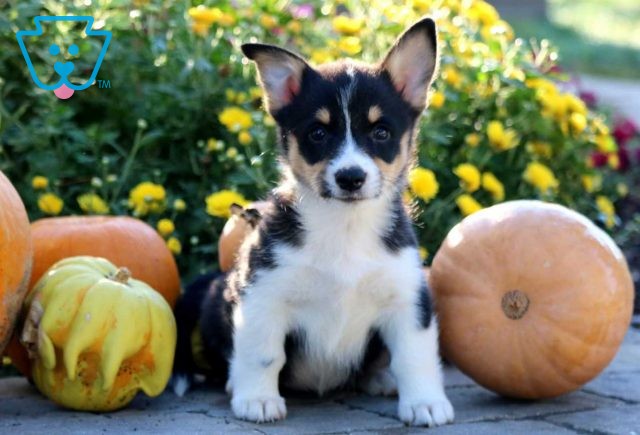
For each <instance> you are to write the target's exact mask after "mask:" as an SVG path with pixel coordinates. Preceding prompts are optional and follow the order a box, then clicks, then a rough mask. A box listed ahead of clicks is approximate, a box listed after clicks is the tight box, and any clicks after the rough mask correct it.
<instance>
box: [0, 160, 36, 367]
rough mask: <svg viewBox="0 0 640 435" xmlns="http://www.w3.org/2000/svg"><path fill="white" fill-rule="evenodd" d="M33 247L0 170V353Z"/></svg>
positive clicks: (15, 312) (22, 212)
mask: <svg viewBox="0 0 640 435" xmlns="http://www.w3.org/2000/svg"><path fill="white" fill-rule="evenodd" d="M32 256H33V249H32V244H31V230H30V228H29V218H28V217H27V212H26V210H25V208H24V204H23V203H22V200H21V199H20V196H19V195H18V192H16V190H15V189H14V187H13V185H12V184H11V182H10V181H9V179H8V178H7V177H6V176H5V175H4V174H3V173H2V172H0V355H1V354H2V353H3V352H4V349H5V347H6V346H7V344H8V342H9V339H10V338H11V333H12V332H13V328H14V326H15V322H16V320H17V317H18V314H19V313H20V309H21V307H22V301H23V299H24V297H25V296H26V293H27V289H28V287H27V283H28V282H29V275H30V273H31V262H32Z"/></svg>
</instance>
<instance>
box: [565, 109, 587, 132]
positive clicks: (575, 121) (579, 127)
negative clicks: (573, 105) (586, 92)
mask: <svg viewBox="0 0 640 435" xmlns="http://www.w3.org/2000/svg"><path fill="white" fill-rule="evenodd" d="M569 124H570V125H571V129H572V130H573V132H574V133H575V134H580V133H582V132H583V131H584V129H585V128H587V118H586V117H585V116H584V115H583V114H582V113H578V112H574V113H572V114H571V116H569Z"/></svg>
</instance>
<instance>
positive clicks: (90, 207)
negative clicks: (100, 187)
mask: <svg viewBox="0 0 640 435" xmlns="http://www.w3.org/2000/svg"><path fill="white" fill-rule="evenodd" d="M77 201H78V205H79V206H80V209H81V210H82V211H83V212H85V213H91V214H107V213H109V205H108V204H107V203H106V202H105V201H104V199H102V198H101V197H100V195H97V194H95V193H85V194H83V195H80V196H78V199H77Z"/></svg>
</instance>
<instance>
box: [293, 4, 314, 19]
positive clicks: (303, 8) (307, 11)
mask: <svg viewBox="0 0 640 435" xmlns="http://www.w3.org/2000/svg"><path fill="white" fill-rule="evenodd" d="M313 13H314V11H313V5H311V4H309V3H304V4H301V5H298V6H294V7H293V8H292V9H291V16H292V17H293V18H296V19H299V20H301V19H302V20H304V19H307V18H311V17H313Z"/></svg>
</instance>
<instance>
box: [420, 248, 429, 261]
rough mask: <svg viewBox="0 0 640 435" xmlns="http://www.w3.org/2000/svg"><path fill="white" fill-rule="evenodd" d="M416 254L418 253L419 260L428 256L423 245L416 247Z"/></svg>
mask: <svg viewBox="0 0 640 435" xmlns="http://www.w3.org/2000/svg"><path fill="white" fill-rule="evenodd" d="M418 254H419V255H420V260H422V261H425V260H426V259H427V257H428V256H429V250H428V249H427V248H425V247H424V246H419V247H418Z"/></svg>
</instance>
